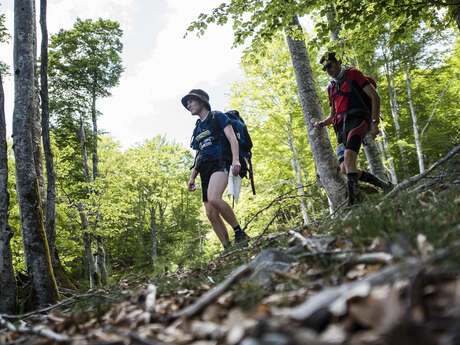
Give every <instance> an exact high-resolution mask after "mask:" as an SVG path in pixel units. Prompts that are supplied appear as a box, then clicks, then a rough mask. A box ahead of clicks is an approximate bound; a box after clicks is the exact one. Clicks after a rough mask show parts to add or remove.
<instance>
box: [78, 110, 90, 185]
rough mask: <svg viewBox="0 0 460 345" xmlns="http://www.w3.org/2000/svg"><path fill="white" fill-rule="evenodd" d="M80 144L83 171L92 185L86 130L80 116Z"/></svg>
mask: <svg viewBox="0 0 460 345" xmlns="http://www.w3.org/2000/svg"><path fill="white" fill-rule="evenodd" d="M80 143H81V158H82V160H83V170H84V172H85V179H86V182H87V183H88V184H89V183H91V174H90V172H89V166H88V153H87V151H86V135H85V128H84V126H83V117H82V116H80Z"/></svg>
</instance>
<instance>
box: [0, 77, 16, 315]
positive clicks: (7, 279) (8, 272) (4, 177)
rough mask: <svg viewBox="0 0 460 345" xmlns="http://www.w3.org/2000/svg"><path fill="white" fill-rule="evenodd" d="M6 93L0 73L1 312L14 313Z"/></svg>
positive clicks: (14, 293) (14, 291)
mask: <svg viewBox="0 0 460 345" xmlns="http://www.w3.org/2000/svg"><path fill="white" fill-rule="evenodd" d="M4 105H5V94H4V93H3V82H2V76H1V75H0V314H13V313H14V312H15V308H16V280H15V278H14V271H13V262H12V255H11V245H10V240H11V237H12V236H13V233H12V232H11V230H10V227H9V225H8V207H9V202H10V194H9V193H8V145H7V142H6V122H5V107H4Z"/></svg>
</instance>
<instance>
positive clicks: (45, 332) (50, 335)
mask: <svg viewBox="0 0 460 345" xmlns="http://www.w3.org/2000/svg"><path fill="white" fill-rule="evenodd" d="M0 325H2V326H4V327H6V329H8V330H9V331H10V332H14V333H21V334H32V335H38V336H41V337H45V338H47V339H51V340H54V341H57V342H68V341H69V340H70V338H69V337H67V336H64V335H61V334H57V333H55V332H53V331H52V330H50V329H47V328H42V327H41V326H35V327H33V328H27V327H24V326H19V327H16V326H14V325H13V324H12V323H11V322H9V321H6V320H5V319H4V318H3V317H2V316H1V315H0Z"/></svg>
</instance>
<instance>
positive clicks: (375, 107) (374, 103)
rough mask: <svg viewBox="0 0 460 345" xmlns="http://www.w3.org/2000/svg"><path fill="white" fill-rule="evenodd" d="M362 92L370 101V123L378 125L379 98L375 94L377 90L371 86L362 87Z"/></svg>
mask: <svg viewBox="0 0 460 345" xmlns="http://www.w3.org/2000/svg"><path fill="white" fill-rule="evenodd" d="M363 91H364V92H365V93H366V95H367V96H368V97H369V98H370V99H371V102H372V111H371V115H372V122H374V123H378V122H379V113H380V96H379V94H378V93H377V90H376V89H375V88H374V87H373V86H372V85H371V84H367V85H366V86H364V88H363Z"/></svg>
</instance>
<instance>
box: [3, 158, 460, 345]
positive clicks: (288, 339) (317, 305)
mask: <svg viewBox="0 0 460 345" xmlns="http://www.w3.org/2000/svg"><path fill="white" fill-rule="evenodd" d="M459 235H460V153H459V152H458V151H457V153H456V154H454V155H452V157H451V158H450V159H449V161H447V162H446V163H445V164H443V165H442V166H440V167H438V168H437V169H435V170H433V171H432V172H431V173H429V174H427V176H425V177H424V178H421V179H420V180H419V181H417V183H414V184H413V185H410V186H409V185H408V186H406V188H404V190H401V191H400V192H399V193H397V194H396V193H395V194H393V195H391V196H388V197H381V198H373V199H369V200H365V201H363V202H362V203H361V204H360V205H358V206H357V207H353V208H352V209H348V210H346V211H344V212H341V213H340V214H335V215H334V216H333V217H330V218H328V219H325V220H323V221H322V222H321V223H318V224H316V225H310V226H299V227H298V228H296V229H286V231H284V232H278V233H271V234H266V235H264V236H261V237H259V238H255V239H253V240H252V241H251V242H250V245H249V246H248V247H245V248H239V249H235V250H233V251H231V252H229V253H227V254H226V255H221V256H219V257H217V258H216V259H214V260H212V261H211V262H209V263H208V264H207V265H205V266H203V267H200V268H195V269H193V270H186V271H180V272H175V273H173V274H168V275H163V276H161V277H155V278H152V276H135V275H131V276H126V277H125V278H123V279H121V280H120V281H119V282H117V283H116V284H113V285H111V286H109V287H107V288H106V289H104V290H94V291H88V292H86V293H85V294H77V293H76V292H74V291H68V290H63V291H62V294H63V295H64V296H66V297H67V298H65V299H64V300H62V301H61V302H60V304H58V305H56V306H53V307H52V308H49V309H48V310H43V311H42V312H41V313H39V312H34V313H29V314H28V315H22V316H20V317H16V318H15V317H12V316H11V317H7V316H3V319H2V326H0V344H37V345H38V344H57V343H66V344H72V345H73V344H98V345H123V344H138V345H160V344H182V345H186V344H191V345H217V344H231V345H236V344H241V345H275V344H277V345H283V344H286V345H287V344H294V345H295V344H299V345H300V344H311V345H313V344H317V345H320V344H353V345H358V344H359V345H371V344H373V345H374V344H375V345H377V344H391V345H399V344H401V345H402V344H417V345H425V344H427V345H428V344H430V345H431V344H440V345H454V344H460V328H459V327H458V325H459V324H460V236H459ZM8 322H9V323H8ZM8 328H9V329H8Z"/></svg>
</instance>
